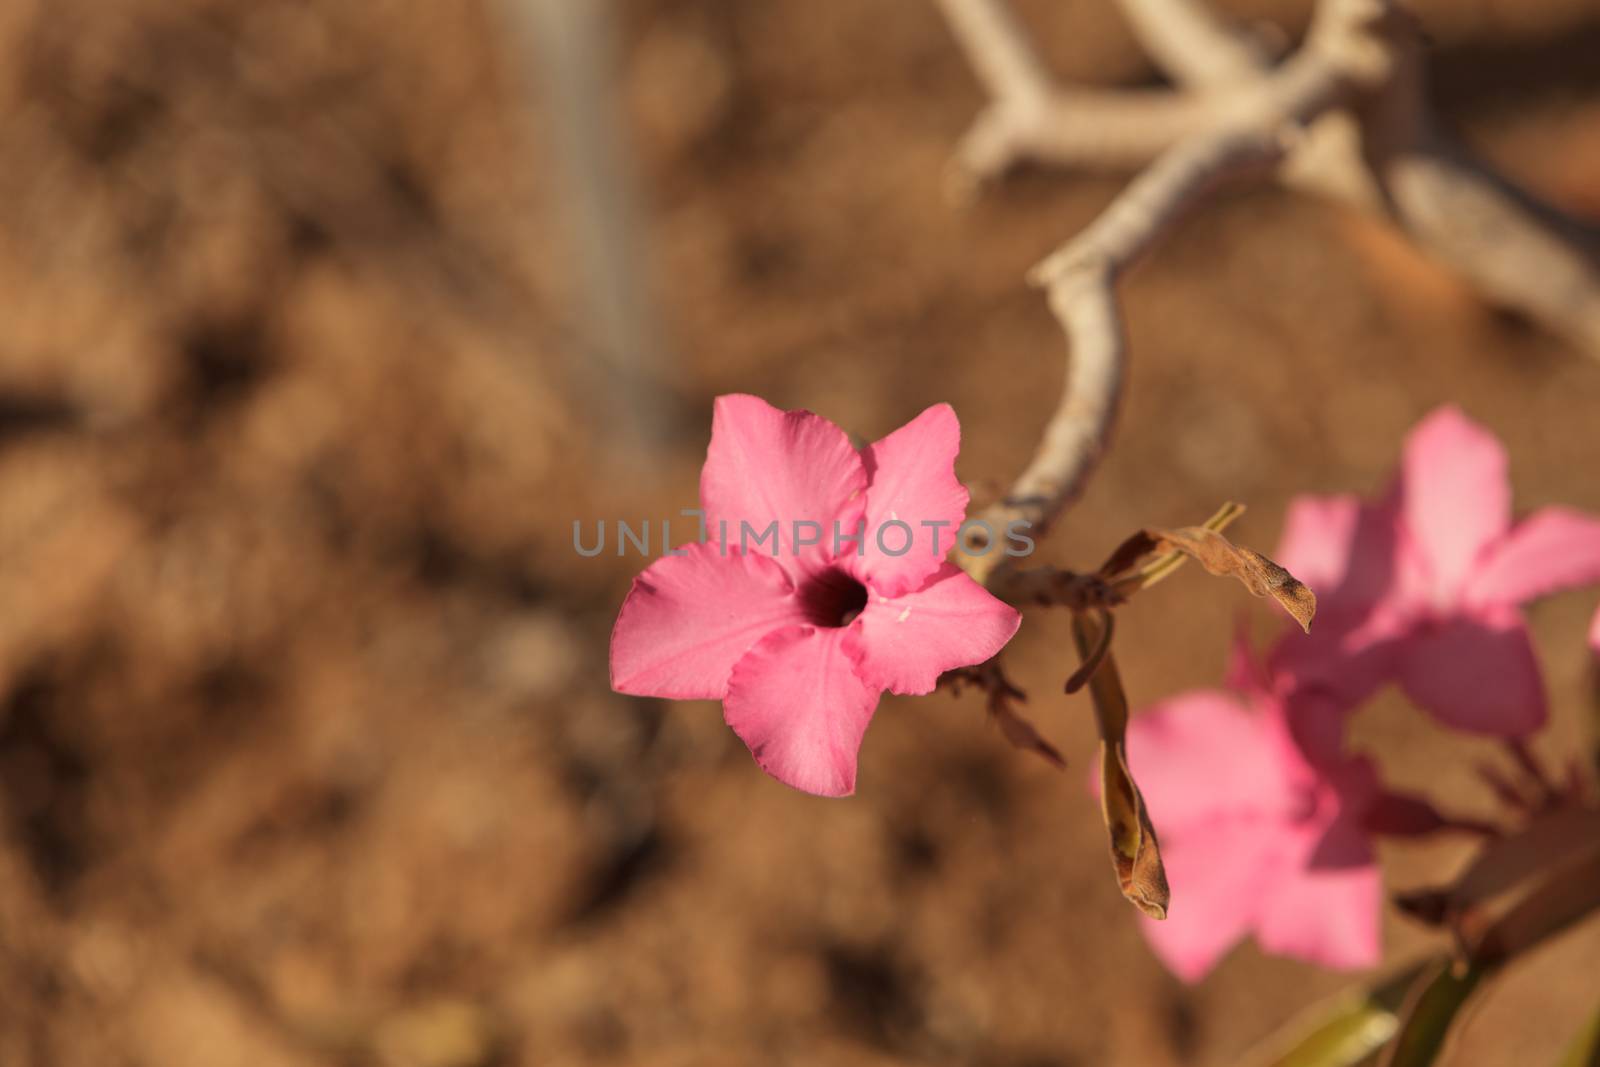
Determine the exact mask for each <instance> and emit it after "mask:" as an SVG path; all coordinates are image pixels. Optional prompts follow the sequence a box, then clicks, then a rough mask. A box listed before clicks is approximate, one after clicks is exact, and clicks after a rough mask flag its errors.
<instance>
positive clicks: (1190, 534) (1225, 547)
mask: <svg viewBox="0 0 1600 1067" xmlns="http://www.w3.org/2000/svg"><path fill="white" fill-rule="evenodd" d="M1148 533H1149V534H1150V536H1151V537H1152V538H1153V539H1154V540H1155V541H1156V542H1157V543H1158V544H1159V545H1160V546H1161V547H1162V548H1165V549H1170V550H1171V551H1174V552H1182V553H1183V554H1184V555H1186V556H1188V557H1189V558H1190V559H1193V560H1195V561H1196V562H1198V563H1199V564H1200V566H1202V567H1204V568H1205V569H1206V570H1207V571H1208V572H1210V573H1211V574H1215V575H1217V576H1219V577H1224V578H1236V579H1238V580H1239V581H1240V582H1241V583H1242V584H1243V585H1244V587H1245V588H1246V589H1248V590H1250V592H1251V593H1253V594H1255V595H1256V596H1260V597H1271V598H1272V599H1274V600H1276V601H1277V602H1278V603H1279V604H1281V605H1283V609H1284V610H1285V611H1287V612H1288V613H1289V614H1290V615H1291V616H1293V617H1294V620H1295V621H1296V622H1298V623H1299V624H1300V628H1301V629H1302V630H1306V631H1307V632H1309V631H1310V630H1311V617H1312V616H1313V615H1315V614H1316V613H1317V595H1316V594H1315V593H1313V592H1312V591H1311V590H1310V589H1309V588H1307V587H1306V586H1305V585H1304V584H1302V583H1301V582H1300V580H1299V579H1298V578H1296V577H1295V576H1294V575H1292V574H1290V573H1289V572H1288V571H1286V570H1284V569H1283V568H1282V567H1280V566H1278V565H1277V564H1276V563H1274V562H1272V560H1270V559H1268V558H1267V557H1266V556H1263V555H1262V554H1261V553H1259V552H1257V551H1256V550H1255V549H1252V548H1245V547H1244V546H1242V545H1236V544H1234V543H1233V542H1232V541H1229V540H1228V539H1227V538H1226V537H1224V536H1222V534H1220V533H1218V532H1217V531H1216V530H1212V529H1209V528H1207V527H1205V526H1185V527H1183V528H1181V529H1177V530H1150V531H1148Z"/></svg>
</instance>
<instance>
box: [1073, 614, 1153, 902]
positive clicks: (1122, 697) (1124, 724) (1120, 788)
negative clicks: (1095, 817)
mask: <svg viewBox="0 0 1600 1067" xmlns="http://www.w3.org/2000/svg"><path fill="white" fill-rule="evenodd" d="M1072 637H1073V641H1074V642H1075V643H1076V644H1077V646H1078V655H1079V656H1080V657H1081V658H1082V659H1083V661H1084V662H1085V663H1089V662H1091V660H1092V658H1093V657H1095V656H1097V655H1098V657H1099V663H1100V665H1099V668H1098V669H1097V670H1095V671H1094V672H1093V673H1092V674H1091V675H1090V676H1089V695H1090V698H1091V700H1092V701H1093V704H1094V712H1095V722H1096V724H1097V725H1098V727H1099V729H1100V812H1101V815H1102V817H1103V818H1104V819H1105V824H1106V833H1107V835H1108V836H1109V838H1110V844H1111V863H1112V866H1113V868H1114V869H1115V871H1116V874H1117V885H1118V887H1119V888H1120V889H1121V890H1122V895H1123V896H1124V897H1126V898H1127V899H1128V900H1129V901H1130V902H1131V903H1132V904H1133V905H1134V907H1136V908H1138V909H1139V910H1140V911H1142V912H1144V913H1145V914H1146V915H1148V916H1150V917H1151V918H1154V919H1165V918H1166V917H1167V905H1168V903H1169V901H1170V899H1171V892H1170V891H1169V889H1168V887H1167V874H1166V870H1165V868H1163V867H1162V865H1161V846H1160V845H1159V844H1158V843H1157V841H1156V831H1155V827H1154V826H1152V825H1151V824H1150V816H1149V814H1148V813H1147V812H1146V810H1145V805H1144V797H1143V796H1141V795H1140V793H1139V787H1138V785H1137V784H1136V783H1135V782H1134V780H1133V774H1132V772H1130V771H1129V769H1128V755H1127V747H1126V740H1127V729H1128V698H1127V694H1126V693H1125V692H1124V691H1123V688H1122V678H1121V676H1120V675H1119V674H1118V673H1117V662H1116V659H1115V657H1113V656H1112V654H1111V652H1110V650H1109V649H1108V648H1106V647H1105V629H1104V624H1103V623H1102V622H1101V621H1100V619H1099V618H1097V617H1096V616H1092V615H1085V614H1083V613H1074V615H1073V616H1072Z"/></svg>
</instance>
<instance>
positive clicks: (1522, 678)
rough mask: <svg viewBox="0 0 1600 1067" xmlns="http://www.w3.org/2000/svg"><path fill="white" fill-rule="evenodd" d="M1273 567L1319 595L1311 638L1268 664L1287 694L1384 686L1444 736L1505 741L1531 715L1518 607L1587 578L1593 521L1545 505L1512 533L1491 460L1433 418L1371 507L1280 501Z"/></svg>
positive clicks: (1504, 483)
mask: <svg viewBox="0 0 1600 1067" xmlns="http://www.w3.org/2000/svg"><path fill="white" fill-rule="evenodd" d="M1276 558H1277V559H1278V561H1279V562H1280V563H1282V564H1283V565H1284V566H1285V567H1287V568H1289V570H1290V571H1291V572H1293V573H1294V574H1296V575H1297V576H1299V577H1300V578H1301V580H1302V581H1304V582H1306V584H1308V585H1310V586H1311V587H1312V588H1313V589H1315V590H1317V594H1318V598H1319V599H1318V604H1319V608H1320V611H1319V614H1318V618H1317V621H1318V625H1319V626H1320V627H1322V628H1323V630H1324V633H1322V634H1320V635H1318V636H1317V638H1316V639H1314V640H1313V641H1311V642H1307V643H1304V644H1301V645H1299V646H1298V647H1296V646H1294V645H1293V644H1290V643H1286V644H1285V645H1284V647H1283V654H1282V655H1281V656H1280V657H1279V658H1277V659H1276V660H1275V663H1276V665H1277V666H1278V667H1279V668H1281V669H1282V670H1283V671H1284V672H1286V673H1287V674H1288V675H1290V676H1293V677H1294V678H1295V679H1296V681H1297V684H1300V685H1302V686H1307V685H1322V686H1324V687H1327V688H1328V689H1329V690H1330V691H1331V692H1335V693H1338V694H1339V695H1340V696H1341V697H1342V699H1343V700H1344V702H1345V703H1347V704H1348V703H1351V702H1353V701H1355V700H1359V699H1360V698H1361V697H1362V696H1364V695H1366V693H1368V692H1370V691H1371V689H1373V688H1375V687H1376V685H1377V684H1379V683H1381V682H1382V681H1384V680H1386V679H1389V678H1393V679H1395V680H1397V681H1398V682H1399V683H1400V685H1401V687H1402V688H1403V689H1404V690H1405V692H1406V694H1407V695H1408V696H1410V697H1411V699H1412V700H1414V701H1415V702H1416V703H1417V704H1418V705H1419V706H1421V707H1422V708H1424V709H1426V710H1428V711H1429V712H1431V713H1432V714H1433V715H1435V716H1436V717H1438V718H1439V719H1440V721H1442V722H1444V723H1445V724H1446V725H1449V726H1452V727H1454V728H1456V729H1460V730H1467V731H1472V732H1475V733H1483V734H1494V735H1500V736H1519V735H1522V734H1526V733H1529V732H1531V731H1533V730H1536V729H1538V728H1539V727H1540V726H1541V725H1543V723H1544V719H1545V695H1544V686H1543V683H1542V681H1541V679H1540V674H1539V668H1538V662H1537V660H1536V659H1535V656H1534V651H1533V645H1532V642H1531V641H1530V639H1529V636H1528V630H1527V627H1526V625H1525V624H1524V622H1523V619H1522V613H1521V611H1520V610H1519V607H1520V605H1522V604H1524V603H1527V602H1528V601H1530V600H1534V599H1536V598H1538V597H1541V596H1545V595H1547V594H1550V593H1553V592H1557V591H1559V590H1563V589H1569V588H1574V587H1577V586H1581V585H1587V584H1591V583H1594V582H1600V520H1597V519H1595V518H1593V517H1591V516H1587V515H1582V514H1579V513H1578V512H1575V511H1571V510H1568V509H1565V508H1557V507H1548V508H1541V509H1540V510H1538V511H1535V512H1534V513H1533V514H1531V515H1529V516H1528V517H1527V518H1525V519H1523V520H1522V521H1521V522H1518V523H1516V524H1514V525H1513V523H1512V521H1511V487H1510V482H1509V480H1508V478H1507V461H1506V454H1505V449H1504V448H1503V447H1501V445H1500V442H1499V441H1498V440H1496V439H1495V437H1494V436H1493V435H1492V434H1490V433H1489V432H1488V431H1487V430H1485V429H1484V428H1483V427H1481V426H1479V425H1477V424H1476V423H1474V422H1472V421H1471V420H1469V419H1468V418H1467V417H1466V416H1465V415H1463V414H1462V413H1461V412H1460V411H1459V410H1458V409H1456V408H1453V407H1445V408H1440V409H1439V410H1437V411H1435V412H1434V413H1433V414H1431V415H1429V416H1428V417H1427V418H1426V419H1424V420H1423V421H1422V422H1421V423H1419V424H1418V425H1417V427H1416V428H1415V429H1413V430H1412V431H1411V434H1410V436H1409V437H1408V438H1407V440H1406V444H1405V450H1404V455H1403V458H1402V461H1401V468H1400V475H1399V478H1398V479H1397V481H1396V484H1395V486H1394V488H1393V489H1392V490H1391V491H1390V492H1389V493H1388V494H1387V495H1386V496H1385V497H1384V499H1383V500H1381V501H1380V502H1378V503H1376V504H1363V503H1362V502H1360V501H1358V500H1356V499H1355V498H1353V497H1328V498H1317V497H1302V498H1299V499H1297V500H1296V501H1294V502H1293V503H1292V504H1291V506H1290V510H1289V515H1288V518H1287V521H1286V525H1285V532H1284V539H1283V544H1282V547H1280V548H1279V550H1278V554H1277V557H1276Z"/></svg>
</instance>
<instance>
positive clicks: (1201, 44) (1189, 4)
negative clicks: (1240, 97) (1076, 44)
mask: <svg viewBox="0 0 1600 1067" xmlns="http://www.w3.org/2000/svg"><path fill="white" fill-rule="evenodd" d="M1118 6H1119V7H1121V9H1122V15H1123V17H1124V18H1125V19H1127V21H1128V25H1129V26H1131V27H1132V29H1133V32H1134V35H1135V36H1136V37H1137V38H1138V39H1139V43H1140V44H1141V45H1143V46H1144V50H1145V51H1146V52H1148V53H1150V58H1151V59H1152V60H1154V61H1155V64H1156V65H1157V66H1158V67H1160V68H1161V69H1162V70H1163V71H1165V72H1166V73H1167V75H1168V76H1169V77H1170V78H1172V80H1173V81H1176V82H1178V83H1180V84H1183V85H1194V86H1216V85H1227V84H1230V83H1238V82H1246V81H1249V80H1250V79H1251V78H1253V77H1255V76H1256V75H1258V74H1260V73H1261V72H1262V71H1264V70H1266V69H1267V67H1269V66H1270V65H1271V64H1272V60H1273V54H1272V53H1273V49H1272V48H1271V47H1270V45H1269V44H1268V43H1267V42H1266V41H1265V40H1263V39H1262V38H1261V37H1260V36H1259V35H1257V34H1252V33H1249V32H1247V31H1245V30H1243V29H1240V28H1237V27H1234V26H1230V25H1228V24H1227V23H1225V22H1223V20H1222V19H1220V18H1218V17H1217V15H1216V13H1215V12H1213V11H1212V10H1211V9H1210V8H1208V7H1207V6H1206V5H1205V4H1204V3H1202V2H1199V0H1119V3H1118Z"/></svg>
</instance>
